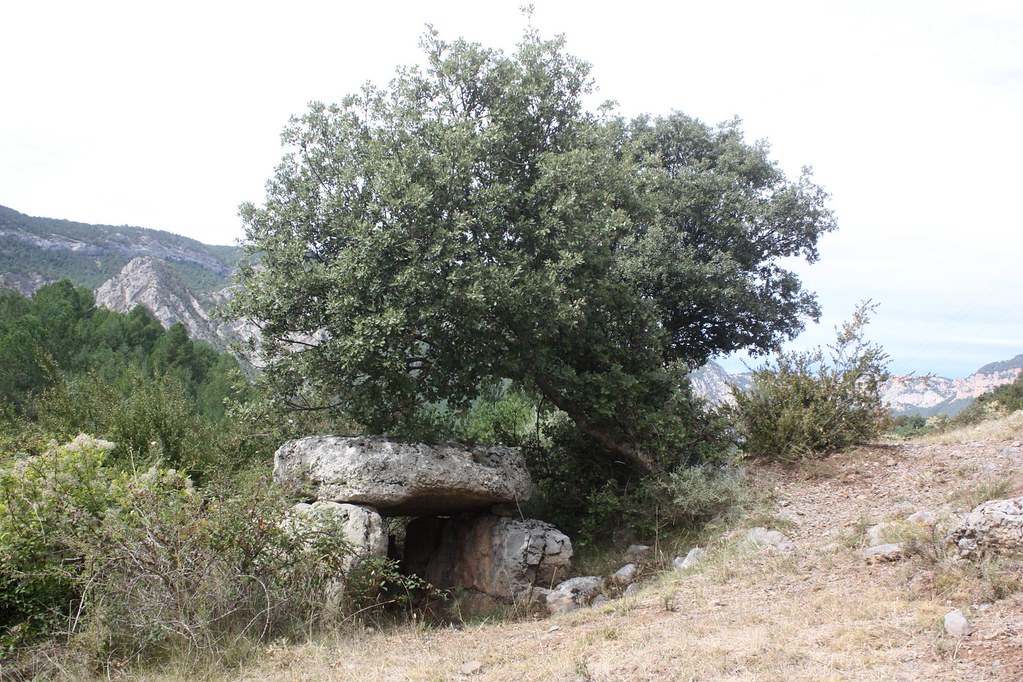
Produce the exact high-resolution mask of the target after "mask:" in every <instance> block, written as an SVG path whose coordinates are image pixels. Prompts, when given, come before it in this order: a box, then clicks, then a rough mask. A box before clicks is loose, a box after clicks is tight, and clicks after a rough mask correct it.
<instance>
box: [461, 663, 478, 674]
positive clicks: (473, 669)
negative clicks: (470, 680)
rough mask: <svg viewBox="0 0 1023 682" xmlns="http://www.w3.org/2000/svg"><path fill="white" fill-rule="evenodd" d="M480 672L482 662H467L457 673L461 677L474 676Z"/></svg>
mask: <svg viewBox="0 0 1023 682" xmlns="http://www.w3.org/2000/svg"><path fill="white" fill-rule="evenodd" d="M481 670H483V661H469V662H468V663H465V664H463V665H462V667H461V668H459V669H458V672H460V673H462V674H463V675H475V674H476V673H478V672H480V671H481Z"/></svg>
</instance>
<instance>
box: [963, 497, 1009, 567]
mask: <svg viewBox="0 0 1023 682" xmlns="http://www.w3.org/2000/svg"><path fill="white" fill-rule="evenodd" d="M948 541H949V542H952V543H955V545H956V547H957V548H958V549H959V555H960V556H961V557H963V558H966V559H970V558H974V557H977V556H980V555H984V554H1003V553H1004V554H1012V553H1019V552H1023V497H1015V498H1012V499H1008V500H989V501H987V502H984V503H982V504H980V505H978V506H977V507H975V508H974V509H973V511H971V512H970V513H969V514H967V515H966V517H965V518H964V519H963V520H962V522H960V524H959V525H958V526H957V527H956V528H955V529H954V530H953V531H952V532H951V533H949V535H948Z"/></svg>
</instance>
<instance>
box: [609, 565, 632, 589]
mask: <svg viewBox="0 0 1023 682" xmlns="http://www.w3.org/2000/svg"><path fill="white" fill-rule="evenodd" d="M635 579H636V564H625V565H624V566H622V567H621V568H619V569H618V570H617V571H615V574H614V575H612V576H611V579H610V580H611V583H612V584H614V585H619V586H621V585H628V584H629V583H631V582H632V581H633V580H635Z"/></svg>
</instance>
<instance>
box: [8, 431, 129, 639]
mask: <svg viewBox="0 0 1023 682" xmlns="http://www.w3.org/2000/svg"><path fill="white" fill-rule="evenodd" d="M101 446H102V444H101V443H97V442H95V441H93V440H91V439H87V438H83V439H79V440H77V441H75V442H74V443H72V444H70V445H67V446H65V447H61V448H51V449H50V450H48V451H47V452H45V453H43V454H41V455H37V456H34V457H26V458H20V459H17V460H12V461H7V462H5V463H4V465H3V468H0V647H3V648H4V649H7V650H8V651H9V650H11V649H12V648H13V647H14V646H15V645H17V644H18V643H19V642H20V641H21V640H22V639H24V638H26V637H30V636H32V635H34V634H37V633H39V632H45V631H47V630H50V629H54V628H57V627H59V626H62V625H63V624H65V623H66V621H67V618H68V617H69V615H70V613H69V611H68V609H69V607H70V605H71V604H73V603H74V601H75V598H76V596H77V594H78V592H79V589H80V584H81V577H82V574H83V563H82V559H81V557H80V556H78V555H77V554H76V553H75V552H74V551H73V548H72V545H74V544H78V539H79V538H88V537H94V536H95V534H96V533H97V529H98V527H99V525H100V524H101V522H102V516H103V512H104V511H105V510H106V508H107V507H108V506H109V504H110V486H111V483H112V481H111V478H110V476H109V473H108V472H107V470H106V469H104V468H103V466H102V464H103V459H104V450H103V448H102V447H101ZM6 459H7V458H6V457H5V460H6Z"/></svg>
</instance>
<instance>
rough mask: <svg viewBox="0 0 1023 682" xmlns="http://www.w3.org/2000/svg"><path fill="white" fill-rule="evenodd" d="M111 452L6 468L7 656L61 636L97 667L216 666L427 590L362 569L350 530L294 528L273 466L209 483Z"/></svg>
mask: <svg viewBox="0 0 1023 682" xmlns="http://www.w3.org/2000/svg"><path fill="white" fill-rule="evenodd" d="M111 448H112V444H109V443H104V442H102V441H97V440H95V439H92V438H90V437H85V436H82V437H79V438H77V439H75V441H74V442H72V443H71V444H68V445H64V446H54V447H51V448H50V449H48V450H47V451H46V452H45V453H43V454H41V455H35V456H28V457H17V458H14V459H10V457H9V456H8V458H7V459H6V465H5V466H4V467H3V468H2V469H0V643H2V645H3V647H4V649H5V650H6V653H7V654H10V653H11V652H13V651H14V650H15V648H16V647H18V646H21V645H24V644H28V643H31V642H32V641H33V640H37V639H39V638H40V637H45V636H46V635H52V634H54V633H57V632H60V633H62V637H64V638H65V639H66V641H68V642H69V643H70V646H72V647H74V648H75V650H76V651H78V652H80V653H82V654H84V656H85V658H86V659H87V660H90V661H92V662H93V663H95V664H100V663H102V664H117V662H119V661H128V660H139V659H145V660H152V659H154V658H159V657H160V656H162V655H165V654H174V653H176V654H182V653H183V654H184V655H185V656H186V657H187V658H188V659H190V660H193V661H198V660H203V659H207V660H208V659H210V658H216V657H218V656H220V655H221V654H222V652H224V651H225V650H228V649H230V648H231V647H232V646H233V644H234V643H236V642H238V641H240V640H256V641H261V640H265V639H267V638H277V637H288V636H291V635H293V634H295V633H307V632H309V631H310V629H314V628H315V627H316V626H331V625H334V624H336V623H338V622H339V621H340V620H344V619H345V618H348V617H349V616H350V614H351V613H353V612H354V611H359V610H366V609H369V608H373V607H375V606H377V605H379V604H381V603H383V602H388V603H402V602H403V600H404V601H405V602H406V603H407V601H408V599H409V598H410V597H409V595H410V594H411V591H412V590H413V589H414V588H419V587H423V586H422V585H420V584H418V583H417V582H416V581H414V580H404V579H403V578H401V577H400V575H399V573H398V571H397V567H396V566H395V565H394V563H393V562H387V561H384V560H380V561H355V562H353V561H352V552H353V548H352V547H351V545H349V544H348V543H346V542H344V541H341V540H339V537H340V535H339V534H338V533H325V532H324V531H323V529H322V528H321V529H316V530H307V529H302V528H295V527H293V526H292V525H291V524H287V523H283V521H282V520H283V519H284V518H286V515H287V511H288V509H289V508H290V506H291V502H290V501H289V500H288V498H287V496H286V494H285V492H284V491H282V490H281V489H280V488H279V487H278V486H274V485H272V484H271V482H270V481H269V477H268V476H267V475H266V474H267V472H266V471H255V472H251V473H249V474H248V475H242V476H237V475H236V476H234V477H233V478H232V479H230V480H223V481H218V480H214V481H211V482H210V483H209V484H208V485H206V486H204V487H203V488H196V487H194V486H193V485H192V482H191V480H190V479H189V478H188V477H187V476H186V475H185V474H183V473H182V472H180V471H177V470H175V469H167V468H159V467H153V468H151V469H149V470H147V471H144V472H123V471H120V470H118V469H117V468H110V467H108V466H106V459H107V458H108V453H109V451H110V449H111ZM339 581H340V583H339ZM342 583H343V584H344V585H345V589H344V590H343V591H339V590H338V585H339V584H342ZM382 587H383V588H388V589H389V591H384V590H382ZM0 658H3V653H2V652H0Z"/></svg>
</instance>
